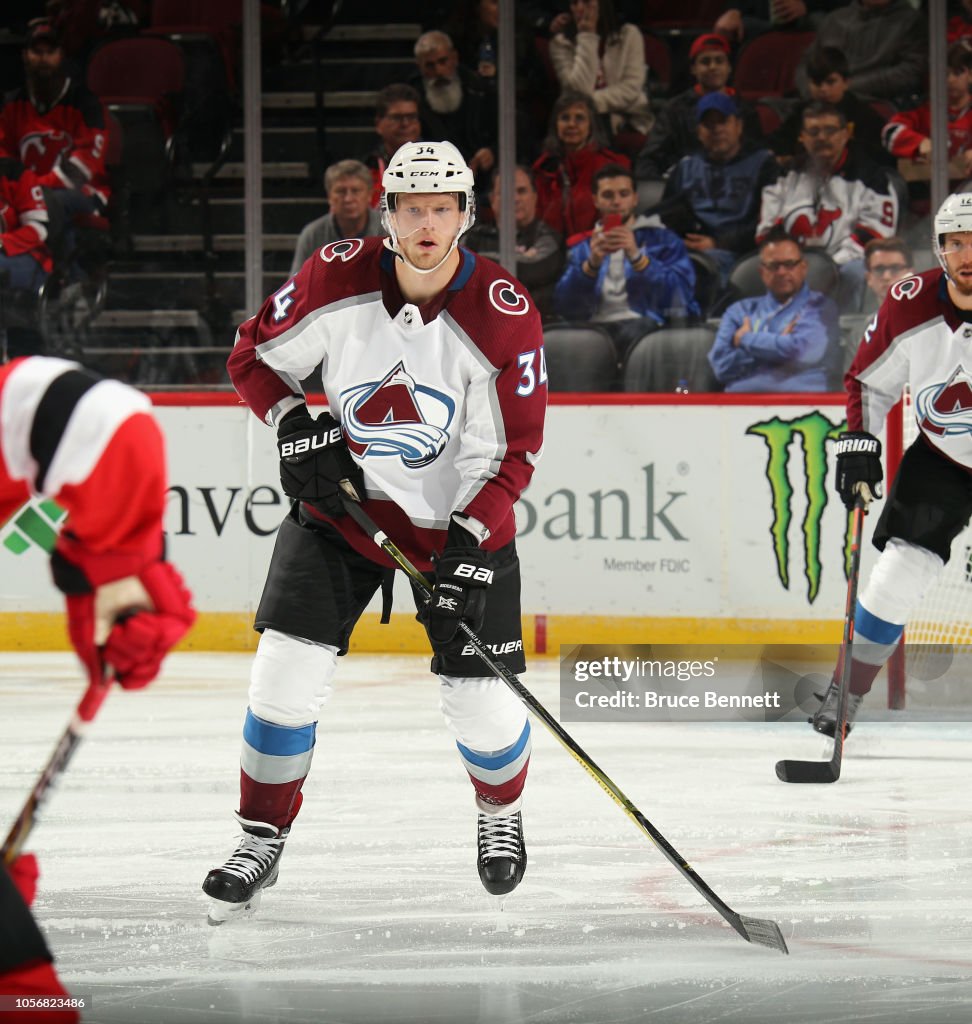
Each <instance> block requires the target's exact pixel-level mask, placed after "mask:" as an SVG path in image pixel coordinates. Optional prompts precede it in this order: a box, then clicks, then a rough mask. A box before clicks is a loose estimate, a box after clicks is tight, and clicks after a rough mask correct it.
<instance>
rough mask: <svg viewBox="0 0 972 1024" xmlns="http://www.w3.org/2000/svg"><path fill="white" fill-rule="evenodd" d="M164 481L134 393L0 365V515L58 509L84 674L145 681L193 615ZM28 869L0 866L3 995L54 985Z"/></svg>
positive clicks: (56, 989)
mask: <svg viewBox="0 0 972 1024" xmlns="http://www.w3.org/2000/svg"><path fill="white" fill-rule="evenodd" d="M165 491H166V474H165V456H164V450H163V443H162V435H161V433H160V431H159V428H158V426H157V424H156V422H155V420H154V418H153V417H152V415H151V406H150V403H149V400H148V399H147V398H146V397H145V396H144V395H142V394H140V393H139V392H137V391H135V390H134V389H133V388H130V387H128V386H127V385H124V384H120V383H118V382H117V381H110V380H104V379H102V378H100V377H98V376H96V375H95V374H92V373H90V372H88V371H87V370H85V369H83V368H82V367H80V366H78V365H77V364H76V363H70V362H67V361H66V360H63V359H47V358H43V357H39V356H37V357H32V358H28V359H15V360H14V361H13V362H11V363H8V364H6V365H5V366H2V367H0V523H3V522H5V521H6V520H7V519H8V518H9V516H10V515H11V514H12V513H13V512H14V511H15V510H16V509H17V508H19V507H20V506H21V505H22V504H23V503H24V502H25V501H27V500H28V499H29V498H30V496H31V494H37V495H43V496H45V497H49V498H54V499H56V500H57V501H58V502H59V503H60V504H61V505H62V506H63V507H64V508H65V509H66V510H67V513H68V518H67V520H66V525H65V527H64V529H63V530H62V532H61V534H60V537H59V538H58V541H57V546H56V548H55V551H54V554H53V556H52V559H51V566H52V570H53V575H54V581H55V583H56V585H57V586H58V587H59V588H60V589H61V590H62V591H64V593H65V594H66V595H67V617H68V633H69V636H70V638H71V643H72V645H73V646H74V649H75V651H76V652H77V654H78V657H79V658H80V659H81V661H82V663H83V664H84V666H85V668H86V670H87V672H88V675H89V678H90V679H91V680H101V679H103V678H104V676H105V674H106V672H107V671H108V666H110V668H111V672H112V674H113V675H114V677H115V678H117V680H118V681H119V682H120V683H121V685H122V686H123V687H125V688H126V689H136V688H139V687H142V686H145V685H146V684H148V683H149V682H151V681H152V680H153V679H154V678H155V676H156V675H157V674H158V672H159V669H160V667H161V664H162V659H163V658H164V656H165V654H166V653H167V652H168V651H169V649H170V648H171V647H172V646H173V645H174V644H175V643H176V642H177V641H178V640H180V639H181V638H182V637H183V636H184V635H185V633H186V632H187V631H188V629H189V627H190V626H191V625H192V623H193V621H194V619H195V612H194V611H193V609H192V607H191V604H190V600H191V598H190V595H189V593H188V591H187V590H186V588H185V586H184V584H183V582H182V577H181V576H180V575H179V573H178V572H177V571H176V570H175V569H174V568H173V567H172V566H171V565H170V564H169V563H168V562H166V561H164V539H163V534H162V513H163V511H164V508H165ZM36 874H37V870H36V864H35V863H34V861H33V858H32V857H30V856H26V857H21V858H19V860H17V861H15V862H14V864H13V868H12V871H11V876H8V875H7V873H6V872H5V871H4V870H3V868H2V867H0V993H3V994H4V995H9V994H12V993H14V994H23V995H48V996H54V995H63V994H65V993H64V990H63V989H62V988H61V987H60V983H59V982H58V980H57V977H56V975H55V974H54V970H53V967H52V965H51V955H50V952H49V951H48V949H47V946H46V943H45V942H44V939H43V936H42V935H41V934H40V932H39V930H38V929H37V926H36V924H35V923H34V921H33V918H32V917H31V915H30V912H29V910H28V909H27V906H28V905H29V903H30V899H31V897H32V894H33V887H34V882H35V880H36ZM14 881H15V882H16V883H17V884H16V885H14V884H13V883H14ZM4 1016H5V1017H7V1015H6V1014H5V1015H4ZM15 1016H16V1015H15ZM27 1017H29V1018H30V1020H32V1021H36V1022H40V1021H42V1020H51V1021H58V1020H60V1021H64V1020H75V1019H77V1015H76V1014H73V1015H72V1014H63V1013H61V1014H52V1015H51V1016H46V1015H44V1014H41V1013H35V1012H31V1013H30V1014H27V1015H25V1017H24V1018H23V1019H26V1018H27ZM11 1019H13V1018H11ZM17 1019H20V1018H19V1017H18V1018H17Z"/></svg>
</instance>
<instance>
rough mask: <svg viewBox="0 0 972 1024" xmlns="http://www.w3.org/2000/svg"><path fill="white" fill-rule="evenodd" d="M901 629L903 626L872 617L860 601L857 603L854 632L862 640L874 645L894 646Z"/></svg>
mask: <svg viewBox="0 0 972 1024" xmlns="http://www.w3.org/2000/svg"><path fill="white" fill-rule="evenodd" d="M903 629H904V626H899V625H898V624H897V623H896V622H887V621H885V620H884V619H879V618H878V617H877V616H876V615H872V614H871V613H870V612H869V611H868V610H867V609H866V608H865V607H864V605H862V604H861V602H860V601H858V602H857V617H856V618H855V620H854V632H855V633H856V635H857V636H859V637H860V638H861V639H862V640H870V641H871V643H874V644H884V645H887V644H895V643H897V642H898V638H899V637H900V636H901V633H902V630H903Z"/></svg>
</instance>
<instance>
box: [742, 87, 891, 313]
mask: <svg viewBox="0 0 972 1024" xmlns="http://www.w3.org/2000/svg"><path fill="white" fill-rule="evenodd" d="M800 143H801V145H802V146H803V150H804V153H803V154H802V155H801V156H800V157H798V158H797V160H796V161H795V162H794V166H793V168H792V170H790V171H789V172H788V173H787V174H785V175H784V176H783V177H781V178H780V179H779V180H778V181H776V182H775V183H774V184H772V185H767V186H766V187H765V188H764V189H763V196H762V205H761V209H760V217H759V226H758V227H757V229H756V242H757V244H759V243H760V242H761V241H762V240H763V239H764V238H765V237H766V235H767V233H768V232H769V230H770V228H772V227H773V226H774V225H777V224H779V225H782V227H783V228H784V229H785V230H786V232H787V233H788V234H790V235H792V236H793V237H794V238H796V239H798V240H799V241H800V242H801V243H802V244H803V245H804V246H806V247H807V248H814V249H818V250H821V251H822V252H825V253H827V255H828V256H830V257H831V259H832V260H833V261H834V262H835V263H836V264H837V267H838V269H839V271H840V294H839V298H838V303H839V305H840V307H841V309H844V310H853V309H857V308H860V302H861V296H862V293H863V290H864V247H865V246H866V245H867V243H868V242H870V241H871V240H872V239H874V238H888V237H890V236H891V235H893V234H894V232H895V228H896V226H897V223H898V199H897V196H896V195H895V192H894V190H893V189H892V188H891V185H890V182H889V181H888V176H887V173H886V172H885V171H884V170H883V168H881V167H879V166H878V165H877V164H874V163H872V162H870V161H869V160H867V158H866V157H864V156H862V155H861V154H860V152H858V151H857V150H856V149H855V147H854V144H853V143H852V142H851V129H850V127H849V126H848V124H847V119H846V117H845V116H844V114H843V113H842V112H841V111H840V110H839V109H838V108H837V107H835V106H833V105H832V104H829V103H823V102H819V101H814V102H813V103H810V104H808V105H807V107H806V109H805V110H804V112H803V129H802V131H801V132H800Z"/></svg>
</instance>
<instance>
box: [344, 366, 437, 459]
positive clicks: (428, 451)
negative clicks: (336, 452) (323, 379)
mask: <svg viewBox="0 0 972 1024" xmlns="http://www.w3.org/2000/svg"><path fill="white" fill-rule="evenodd" d="M455 411H456V404H455V402H454V401H453V400H452V399H451V398H450V397H449V396H448V395H446V394H443V392H441V391H437V390H435V389H434V388H430V387H426V386H424V385H422V384H417V383H416V382H415V378H414V377H412V376H411V374H409V373H408V371H407V370H406V369H405V365H404V363H402V362H400V363H398V364H397V365H396V366H395V367H394V368H393V369H391V370H390V371H389V372H388V373H387V374H385V376H384V377H383V378H382V379H381V380H379V381H368V382H367V383H365V384H358V385H355V386H354V387H351V388H347V389H346V390H345V391H343V392H342V393H341V417H342V422H343V425H344V433H345V435H346V437H347V441H348V447H349V448H350V449H351V451H352V452H354V454H355V455H357V456H358V458H365V457H368V456H379V457H391V458H400V459H401V460H402V462H404V463H405V465H406V466H409V467H410V468H416V467H419V466H426V465H428V464H429V463H430V462H434V461H435V460H436V459H437V458H438V457H439V455H441V454H442V450H443V449H444V448H445V446H446V444H447V443H448V441H449V427H450V425H451V424H452V420H453V417H454V416H455Z"/></svg>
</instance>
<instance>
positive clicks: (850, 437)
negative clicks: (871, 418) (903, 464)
mask: <svg viewBox="0 0 972 1024" xmlns="http://www.w3.org/2000/svg"><path fill="white" fill-rule="evenodd" d="M835 451H836V453H837V493H838V494H840V500H841V501H842V502H843V503H844V505H845V506H846V508H848V509H852V508H853V507H854V502H855V501H856V500H857V496H858V494H860V495H861V497H862V498H863V499H864V507H865V508H866V507H867V506H868V504H870V502H871V500H872V499H873V498H880V497H881V481H882V480H883V479H884V470H883V469H882V467H881V442H880V441H879V440H878V439H877V438H876V437H875V436H874V435H873V434H868V433H865V432H864V431H853V430H852V431H849V432H847V433H844V434H841V435H840V437H838V438H837V447H836V449H835Z"/></svg>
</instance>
